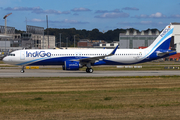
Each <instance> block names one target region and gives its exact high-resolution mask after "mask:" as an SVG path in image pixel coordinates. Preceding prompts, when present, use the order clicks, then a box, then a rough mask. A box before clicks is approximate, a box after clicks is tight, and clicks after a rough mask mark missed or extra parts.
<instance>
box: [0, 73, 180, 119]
mask: <svg viewBox="0 0 180 120" xmlns="http://www.w3.org/2000/svg"><path fill="white" fill-rule="evenodd" d="M179 80H180V76H135V77H133V76H129V77H93V78H91V77H62V78H60V77H49V78H48V77H47V78H43V77H42V78H41V77H38V78H34V77H32V78H0V119H52V118H53V119H85V120H86V119H87V120H89V119H117V120H118V119H172V118H173V119H177V120H178V119H179V117H180V109H179V108H180V97H179V96H180V81H179Z"/></svg>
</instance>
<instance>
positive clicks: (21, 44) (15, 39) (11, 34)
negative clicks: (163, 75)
mask: <svg viewBox="0 0 180 120" xmlns="http://www.w3.org/2000/svg"><path fill="white" fill-rule="evenodd" d="M5 29H6V30H5ZM5 31H6V32H5ZM48 41H49V42H48ZM54 47H55V36H54V35H44V28H43V27H37V26H30V25H27V26H26V32H25V33H22V34H16V33H15V27H8V26H7V27H6V28H5V26H0V57H2V56H4V55H5V54H8V53H10V52H12V51H14V50H19V49H23V48H27V49H48V48H54Z"/></svg>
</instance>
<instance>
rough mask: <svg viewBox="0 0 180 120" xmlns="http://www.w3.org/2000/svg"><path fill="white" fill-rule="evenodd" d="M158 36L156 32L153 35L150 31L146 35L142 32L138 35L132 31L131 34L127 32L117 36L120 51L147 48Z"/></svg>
mask: <svg viewBox="0 0 180 120" xmlns="http://www.w3.org/2000/svg"><path fill="white" fill-rule="evenodd" d="M158 35H159V31H158V30H157V31H156V32H155V33H153V32H152V31H151V30H149V31H148V32H147V33H145V32H144V31H141V32H140V33H138V32H137V31H136V30H134V31H133V33H130V31H129V30H127V31H126V33H124V34H123V33H120V35H119V42H120V49H136V48H139V47H140V46H144V47H148V46H150V45H151V44H152V43H153V41H154V40H155V39H156V38H157V37H158Z"/></svg>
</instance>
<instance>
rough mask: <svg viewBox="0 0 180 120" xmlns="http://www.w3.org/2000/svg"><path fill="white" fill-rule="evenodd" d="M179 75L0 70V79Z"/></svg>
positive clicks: (142, 72)
mask: <svg viewBox="0 0 180 120" xmlns="http://www.w3.org/2000/svg"><path fill="white" fill-rule="evenodd" d="M165 75H169V76H172V75H180V71H178V70H171V71H94V72H93V73H86V72H85V71H63V70H47V69H45V70H44V69H35V70H32V69H29V70H28V69H27V70H25V73H20V70H19V69H0V77H117V76H165Z"/></svg>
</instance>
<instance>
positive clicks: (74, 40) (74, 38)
mask: <svg viewBox="0 0 180 120" xmlns="http://www.w3.org/2000/svg"><path fill="white" fill-rule="evenodd" d="M75 38H76V35H74V47H75Z"/></svg>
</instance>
